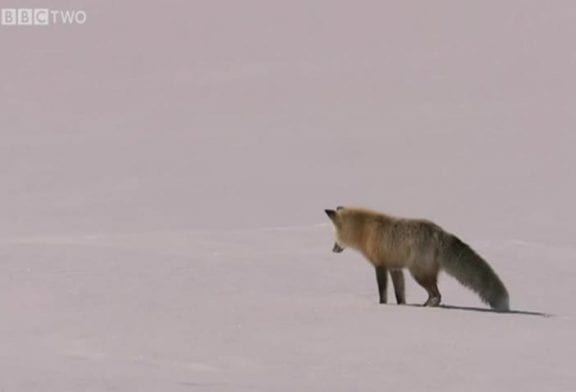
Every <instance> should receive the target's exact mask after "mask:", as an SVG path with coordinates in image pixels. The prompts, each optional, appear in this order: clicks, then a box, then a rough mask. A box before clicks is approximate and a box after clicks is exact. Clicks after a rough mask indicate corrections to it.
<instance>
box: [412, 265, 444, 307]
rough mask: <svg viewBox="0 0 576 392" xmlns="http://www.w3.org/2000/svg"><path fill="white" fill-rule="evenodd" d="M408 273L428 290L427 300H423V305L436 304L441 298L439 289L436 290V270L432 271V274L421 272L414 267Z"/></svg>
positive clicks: (438, 303)
mask: <svg viewBox="0 0 576 392" xmlns="http://www.w3.org/2000/svg"><path fill="white" fill-rule="evenodd" d="M410 273H411V274H412V276H413V277H414V279H415V280H416V282H418V284H419V285H420V286H422V287H424V289H425V290H426V291H427V292H428V300H426V302H424V306H438V305H440V301H441V300H442V296H441V295H440V291H439V290H438V285H437V282H438V271H434V272H433V273H432V274H430V273H429V272H424V273H423V272H421V271H418V270H416V269H411V270H410Z"/></svg>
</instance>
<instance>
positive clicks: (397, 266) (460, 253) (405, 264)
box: [325, 207, 509, 311]
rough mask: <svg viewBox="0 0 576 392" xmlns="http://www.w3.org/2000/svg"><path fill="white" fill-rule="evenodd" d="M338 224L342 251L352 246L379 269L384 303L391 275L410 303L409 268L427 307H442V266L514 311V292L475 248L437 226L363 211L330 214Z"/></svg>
mask: <svg viewBox="0 0 576 392" xmlns="http://www.w3.org/2000/svg"><path fill="white" fill-rule="evenodd" d="M325 212H326V214H327V215H328V217H329V218H330V220H331V221H332V223H333V224H334V228H335V234H336V242H335V244H334V248H333V249H332V250H333V251H334V252H336V253H340V252H342V251H343V250H344V249H345V248H347V247H349V248H352V249H355V250H357V251H359V252H360V253H362V254H363V255H364V256H365V257H366V258H367V259H368V261H370V263H372V264H373V265H374V267H375V268H376V279H377V282H378V293H379V295H380V303H386V299H387V298H386V289H387V273H388V272H390V274H391V276H392V281H393V283H394V291H395V293H396V300H397V302H398V303H399V304H402V303H405V294H404V290H405V289H404V275H403V273H402V269H403V268H407V269H408V270H409V271H410V273H411V274H412V276H413V277H414V279H415V280H416V282H418V284H420V285H421V286H422V287H424V289H426V291H427V292H428V300H427V301H426V302H425V303H424V306H438V305H439V304H440V300H441V295H440V291H439V290H438V286H437V279H438V272H439V271H440V269H441V268H442V269H443V270H445V271H446V272H447V273H449V274H450V275H452V276H453V277H455V278H456V279H457V280H458V281H459V282H460V283H461V284H463V285H464V286H466V287H468V288H470V289H472V290H473V291H474V292H476V293H477V294H478V295H479V296H480V298H481V299H482V301H484V302H485V303H488V304H489V305H490V306H491V307H492V308H493V309H495V310H498V311H508V310H509V299H508V291H507V290H506V287H504V284H503V283H502V281H501V280H500V278H498V275H496V273H495V272H494V270H492V268H491V267H490V266H489V265H488V263H486V261H485V260H484V259H482V257H480V256H479V255H478V254H477V253H476V252H474V250H472V248H470V247H469V246H468V245H466V244H465V243H464V242H462V241H460V239H458V237H456V236H455V235H453V234H450V233H448V232H446V231H444V230H442V228H440V227H439V226H438V225H436V224H434V223H433V222H430V221H427V220H423V219H406V218H397V217H393V216H389V215H385V214H381V213H378V212H375V211H371V210H368V209H361V208H344V207H338V208H337V209H336V210H325Z"/></svg>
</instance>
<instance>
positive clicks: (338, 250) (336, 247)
mask: <svg viewBox="0 0 576 392" xmlns="http://www.w3.org/2000/svg"><path fill="white" fill-rule="evenodd" d="M343 250H344V248H343V247H341V246H340V245H338V243H337V242H335V243H334V247H333V248H332V252H334V253H342V251H343Z"/></svg>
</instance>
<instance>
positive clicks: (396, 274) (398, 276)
mask: <svg viewBox="0 0 576 392" xmlns="http://www.w3.org/2000/svg"><path fill="white" fill-rule="evenodd" d="M390 276H391V277H392V283H393V284H394V294H395V295H396V303H398V304H405V303H406V286H405V284H404V272H403V271H402V270H392V271H390Z"/></svg>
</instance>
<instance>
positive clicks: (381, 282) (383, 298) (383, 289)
mask: <svg viewBox="0 0 576 392" xmlns="http://www.w3.org/2000/svg"><path fill="white" fill-rule="evenodd" d="M376 280H377V281H378V294H379V295H380V303H381V304H385V303H386V302H387V291H388V269H387V268H386V267H376Z"/></svg>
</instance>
